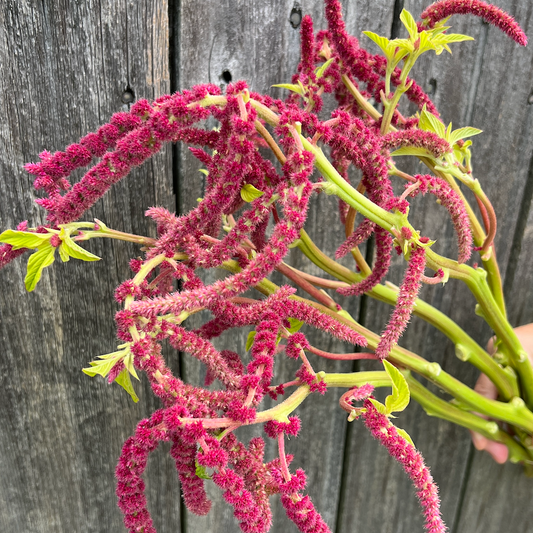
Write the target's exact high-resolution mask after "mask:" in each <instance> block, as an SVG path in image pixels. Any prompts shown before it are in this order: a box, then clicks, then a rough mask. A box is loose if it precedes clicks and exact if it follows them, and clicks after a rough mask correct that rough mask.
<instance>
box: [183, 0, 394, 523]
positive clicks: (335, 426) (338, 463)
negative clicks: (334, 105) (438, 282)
mask: <svg viewBox="0 0 533 533" xmlns="http://www.w3.org/2000/svg"><path fill="white" fill-rule="evenodd" d="M293 5H294V4H293V3H292V2H284V3H282V4H281V5H280V3H279V2H249V3H247V5H246V8H245V9H244V10H242V11H240V12H238V13H236V12H235V10H234V5H233V4H232V3H231V2H221V3H219V4H218V5H217V11H216V13H213V12H212V11H211V7H212V5H211V4H210V3H209V2H205V3H201V2H194V3H188V2H187V3H182V8H183V10H182V18H181V33H180V57H181V65H180V80H181V88H187V87H189V86H190V85H193V84H195V83H202V82H205V81H206V75H207V79H208V80H209V81H211V82H213V83H217V84H221V85H224V84H225V82H224V76H226V78H227V77H228V73H230V74H231V78H232V80H234V81H235V80H238V79H246V80H247V81H248V82H249V85H250V88H251V90H255V91H260V92H267V93H269V94H272V95H274V96H278V97H279V96H282V93H281V92H280V90H279V89H270V86H271V85H273V84H274V83H281V82H286V81H289V80H290V78H291V75H292V73H293V72H295V70H296V67H297V64H298V61H299V32H298V31H296V30H295V29H293V28H292V27H291V25H290V23H289V15H290V12H291V9H292V8H293ZM346 10H347V12H346V20H347V24H348V26H349V29H350V31H352V32H354V33H356V32H357V33H358V32H360V30H361V29H362V28H363V26H362V25H361V24H365V26H364V27H365V28H369V29H371V30H372V31H377V32H388V31H389V28H390V25H391V20H392V11H391V10H390V2H389V1H386V2H379V3H375V5H374V9H373V10H372V12H370V11H369V10H368V9H367V7H366V5H365V3H364V2H355V3H351V4H350V5H349V6H348V5H347V6H346ZM302 11H303V14H306V13H310V14H311V15H312V16H313V20H314V22H315V28H316V29H319V28H324V27H326V24H325V21H324V15H323V7H322V5H321V4H320V3H318V4H314V5H307V4H302ZM360 18H361V19H363V22H360V21H359V19H360ZM206 46H208V47H209V53H207V51H206V50H205V48H206ZM182 153H183V168H182V179H181V180H180V186H181V189H180V193H179V197H180V209H181V210H183V211H185V210H187V209H190V208H191V207H193V206H194V205H195V203H196V198H197V197H198V196H201V195H202V183H201V175H200V174H199V173H198V172H197V169H198V168H199V165H198V163H197V162H196V161H195V160H194V159H193V158H190V156H188V155H187V154H186V153H184V152H182ZM308 222H309V231H310V234H311V236H312V238H313V239H314V241H315V242H316V243H317V245H318V246H320V247H321V248H322V249H323V250H324V251H325V252H326V253H329V254H333V253H334V251H335V249H336V247H337V246H338V245H339V244H340V243H341V242H342V240H343V238H342V234H343V233H342V229H341V226H340V225H339V222H338V217H337V206H336V202H335V201H334V200H332V199H331V198H327V197H325V196H324V195H322V196H321V197H319V198H317V199H315V200H314V201H313V207H312V209H311V215H310V218H309V221H308ZM332 234H335V235H338V237H336V238H335V239H332V238H331V236H332ZM291 264H294V265H295V266H296V267H305V268H306V269H308V270H309V271H310V272H313V273H316V274H318V273H319V272H318V271H316V270H315V267H313V266H309V262H308V261H307V260H306V259H305V258H303V259H302V257H301V254H298V253H294V254H293V255H292V257H291ZM339 302H340V303H341V305H343V304H344V302H343V301H342V299H341V300H339ZM349 310H350V311H351V312H354V313H355V315H357V304H355V306H350V307H349ZM306 333H309V339H310V341H311V342H312V343H313V344H315V345H316V346H318V347H320V348H322V349H325V350H330V351H345V350H346V347H345V346H344V347H343V345H342V343H338V342H335V341H333V340H331V339H326V338H325V337H324V336H322V335H317V334H316V333H315V334H313V333H312V332H309V330H307V331H306ZM244 340H245V336H244V337H242V336H241V338H240V340H236V339H235V335H234V334H233V332H232V334H231V338H230V339H220V340H219V342H217V344H216V345H217V347H220V348H222V347H224V348H231V349H234V350H235V349H237V351H239V353H244V350H243V347H244ZM227 342H230V344H229V345H228V344H224V343H227ZM318 365H319V366H317V370H318V369H322V370H326V371H329V372H335V371H336V372H340V371H349V370H350V368H351V364H350V363H348V364H347V363H344V364H339V363H334V362H327V363H326V364H324V363H318ZM296 368H297V366H295V364H294V363H293V364H291V362H289V361H284V360H281V361H279V362H277V372H276V382H283V381H288V380H290V379H292V378H291V376H292V375H293V373H294V371H295V370H296ZM185 374H186V375H187V377H188V378H193V379H195V380H196V382H201V379H202V373H201V369H200V368H199V365H197V364H195V363H194V362H189V361H187V362H186V364H185ZM193 376H194V377H193ZM339 396H340V392H338V391H331V392H328V393H327V395H326V397H318V398H309V399H308V400H306V402H305V406H303V407H302V409H300V410H298V415H299V416H300V417H301V418H302V431H301V434H300V436H299V437H298V438H297V439H291V441H290V442H288V444H287V446H288V448H287V449H288V453H292V454H294V455H295V459H294V461H293V467H294V468H297V467H303V468H304V469H305V470H306V472H307V475H308V491H309V494H310V495H311V498H312V499H313V501H314V503H315V505H316V507H317V509H319V510H320V511H321V512H322V513H323V516H324V518H325V520H326V521H327V522H328V524H330V526H331V527H332V528H334V527H335V524H336V521H337V507H338V500H339V488H340V485H341V475H342V457H343V448H344V440H345V428H346V422H345V416H344V414H343V413H342V412H341V411H340V410H339V408H338V398H339ZM269 405H270V404H269V402H268V401H267V402H265V407H268V406H269ZM249 435H250V433H249V432H248V433H244V437H243V438H246V437H248V438H249ZM310 443H312V446H309V444H310ZM276 455H277V451H276V446H275V445H274V443H269V444H268V447H267V459H272V458H273V457H275V456H276ZM326 472H327V475H325V473H326ZM210 496H211V497H212V498H213V508H212V511H211V513H210V514H209V515H208V516H206V517H202V518H199V517H194V516H190V514H188V515H187V524H188V527H189V529H191V530H200V529H203V530H206V531H213V532H215V531H237V530H238V526H237V524H236V522H235V519H234V518H233V517H232V512H231V510H228V508H227V504H225V503H224V502H223V501H221V497H220V494H217V489H214V490H212V491H211V492H210ZM272 506H273V519H274V523H273V531H278V530H279V531H282V530H289V529H290V530H292V529H294V530H296V528H295V526H293V525H291V524H290V522H288V520H287V518H286V516H285V512H284V510H283V509H282V507H281V505H280V503H279V500H278V499H277V498H273V499H272ZM291 528H292V529H291Z"/></svg>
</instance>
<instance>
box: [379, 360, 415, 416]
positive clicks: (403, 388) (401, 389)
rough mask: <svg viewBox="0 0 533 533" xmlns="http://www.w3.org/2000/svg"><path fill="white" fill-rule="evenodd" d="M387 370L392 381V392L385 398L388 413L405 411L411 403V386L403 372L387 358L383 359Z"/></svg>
mask: <svg viewBox="0 0 533 533" xmlns="http://www.w3.org/2000/svg"><path fill="white" fill-rule="evenodd" d="M383 365H384V367H385V372H387V374H388V376H389V377H390V379H391V381H392V394H390V395H389V396H387V397H386V398H385V406H386V408H387V414H390V413H393V412H399V411H403V410H404V409H405V408H406V407H407V406H408V405H409V399H410V394H409V387H408V385H407V381H405V378H404V377H403V374H402V373H401V372H400V371H399V370H398V369H397V368H396V367H395V366H394V365H393V364H391V363H389V362H388V361H387V360H384V361H383Z"/></svg>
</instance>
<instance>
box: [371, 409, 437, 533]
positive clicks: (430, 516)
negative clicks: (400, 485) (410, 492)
mask: <svg viewBox="0 0 533 533" xmlns="http://www.w3.org/2000/svg"><path fill="white" fill-rule="evenodd" d="M364 408H365V410H364V412H363V420H364V422H365V425H366V427H367V428H368V429H369V430H370V433H372V436H373V437H374V438H375V439H377V440H378V441H379V442H380V443H381V444H383V446H385V448H387V450H388V451H389V453H390V455H391V456H392V457H394V459H396V461H398V462H399V463H400V464H401V465H402V467H403V469H404V470H405V472H406V473H407V475H408V476H409V477H410V478H411V481H412V482H413V485H414V486H415V488H416V491H417V496H418V499H419V501H420V505H421V506H422V509H423V511H424V516H425V518H426V524H425V525H426V531H428V533H444V532H445V531H446V530H447V528H446V526H445V525H444V522H443V521H442V518H441V515H440V501H439V497H438V489H437V486H436V485H435V482H434V481H433V478H432V476H431V474H430V472H429V468H428V467H427V466H426V465H425V464H424V459H423V458H422V455H421V454H420V452H418V451H417V449H416V448H415V447H414V446H413V445H412V444H411V443H410V442H408V441H407V440H406V439H405V438H404V437H403V436H402V435H400V434H399V433H398V431H397V430H396V428H395V427H394V426H393V425H392V424H391V423H390V421H389V419H388V418H387V417H386V416H385V415H384V414H381V413H380V412H379V411H378V410H377V409H376V408H375V407H374V405H373V404H372V402H371V401H370V400H368V399H367V400H365V402H364Z"/></svg>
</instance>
